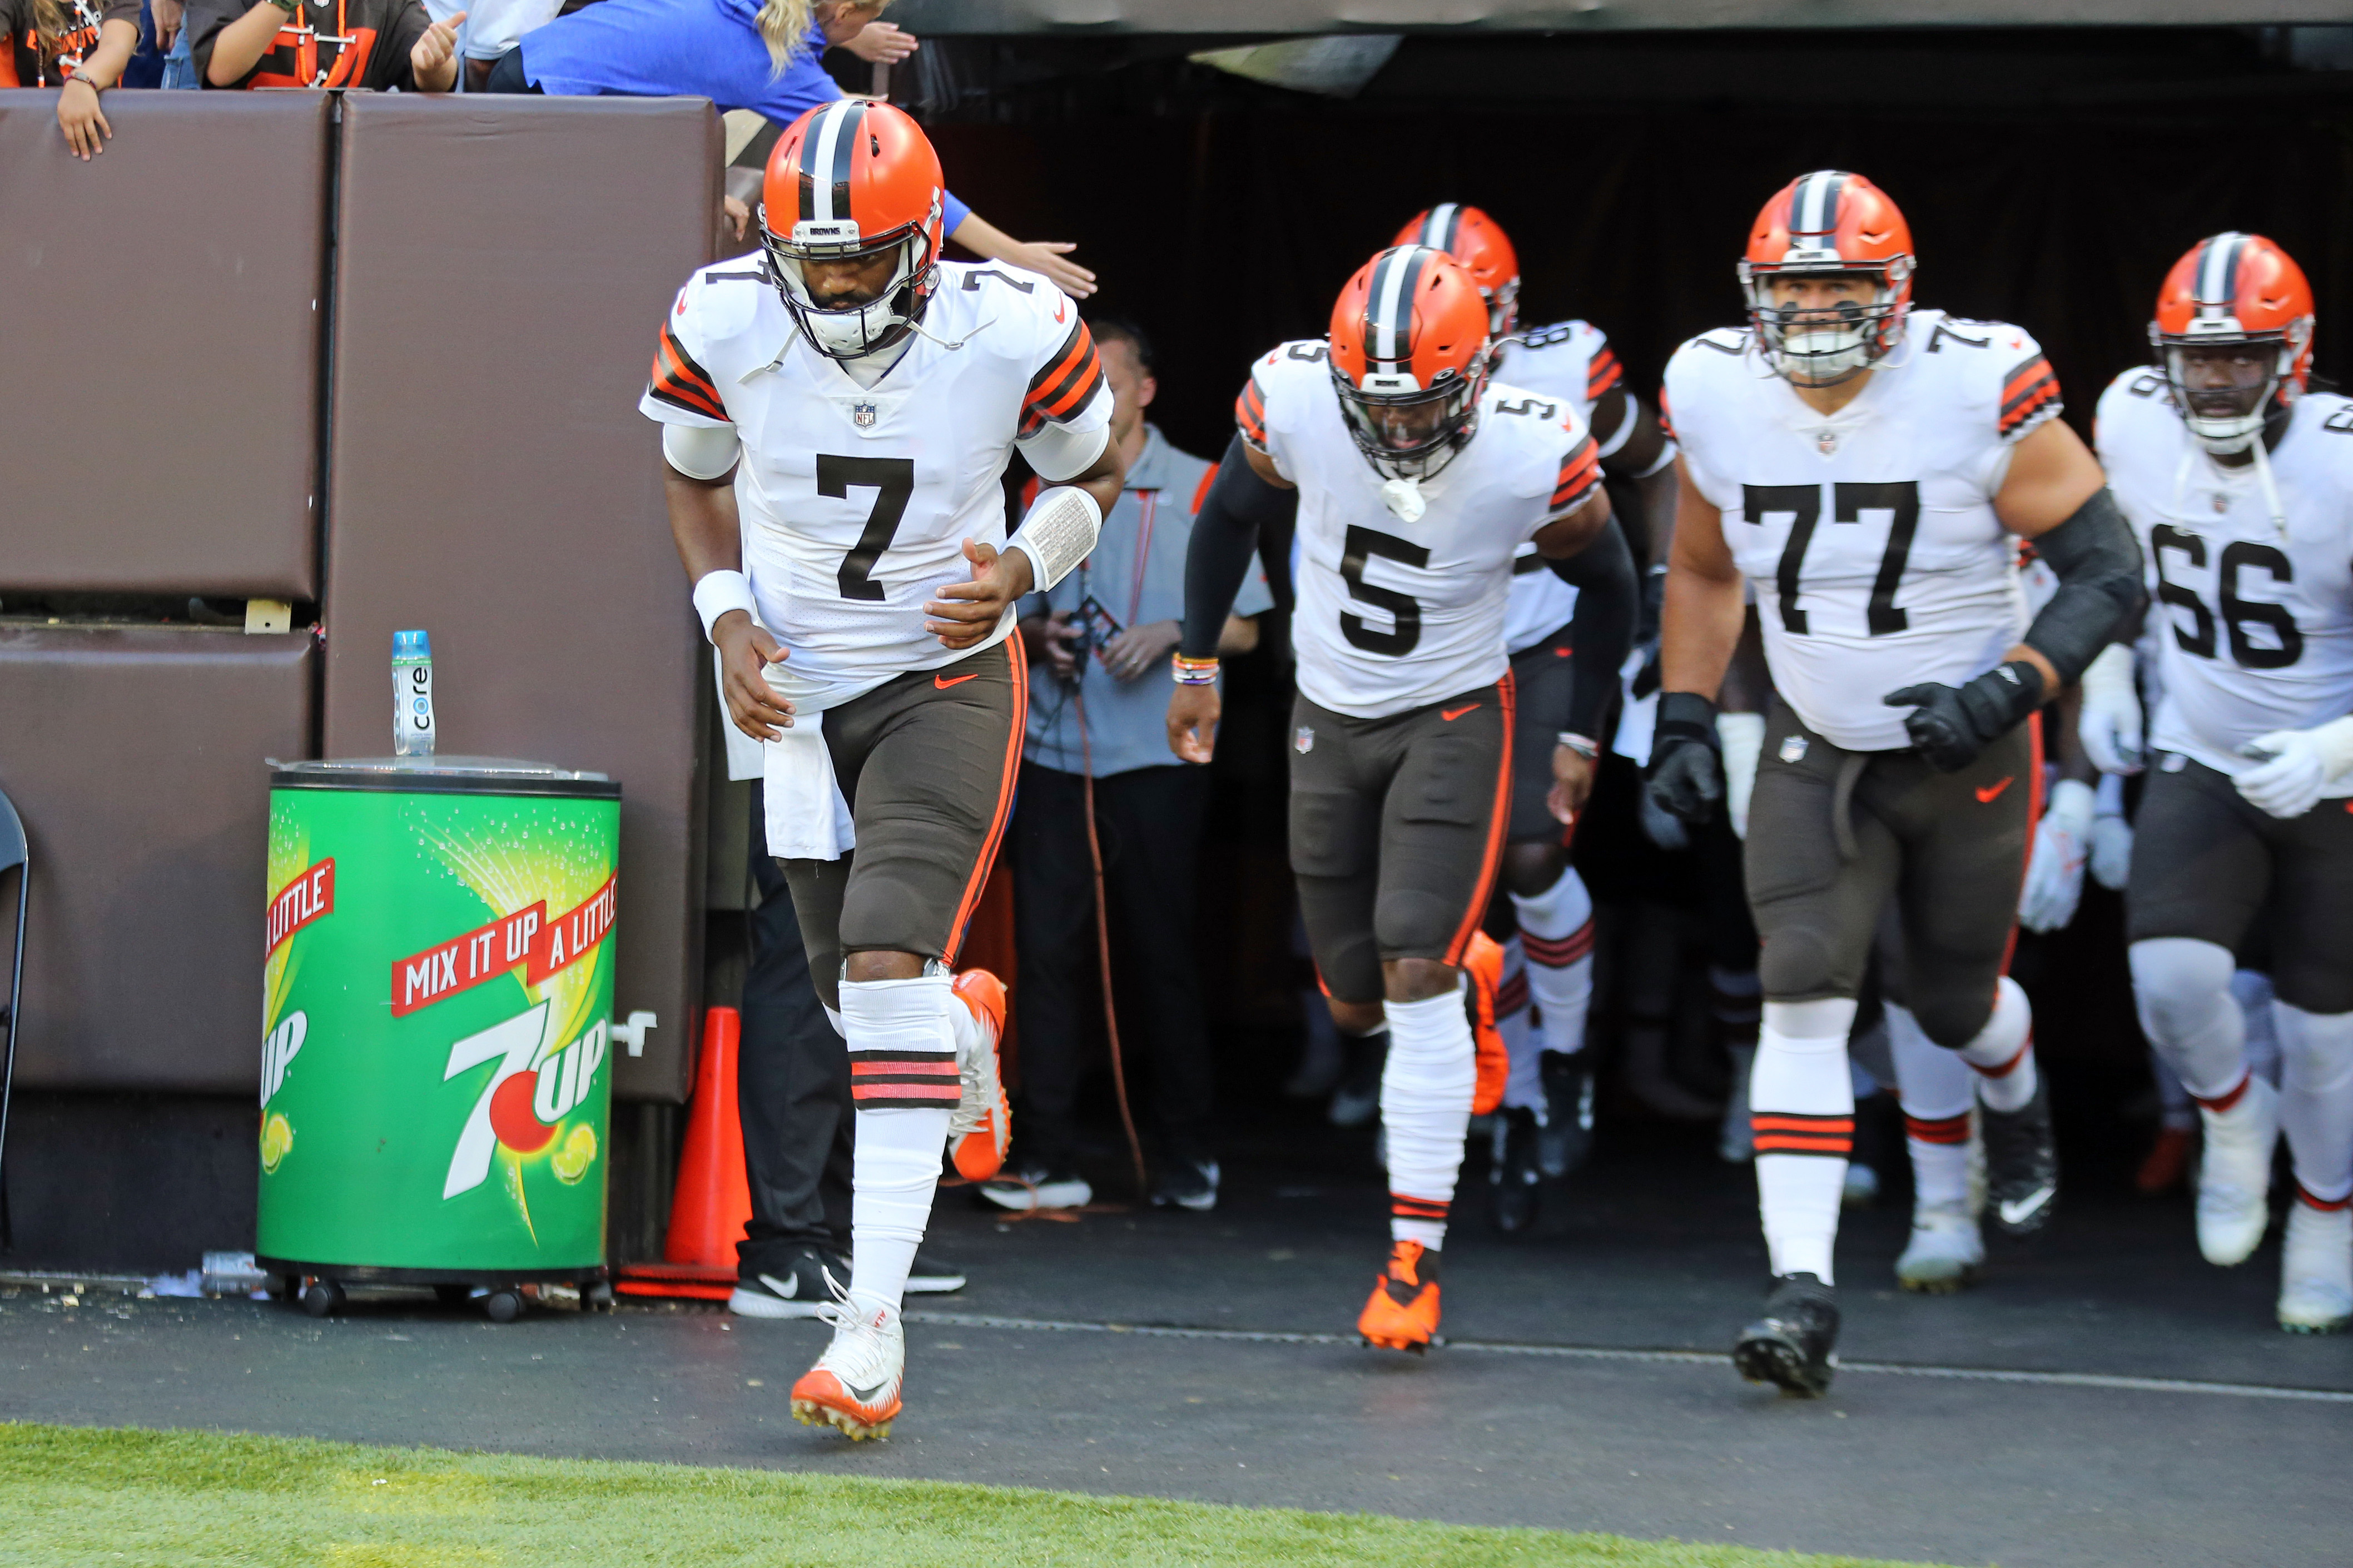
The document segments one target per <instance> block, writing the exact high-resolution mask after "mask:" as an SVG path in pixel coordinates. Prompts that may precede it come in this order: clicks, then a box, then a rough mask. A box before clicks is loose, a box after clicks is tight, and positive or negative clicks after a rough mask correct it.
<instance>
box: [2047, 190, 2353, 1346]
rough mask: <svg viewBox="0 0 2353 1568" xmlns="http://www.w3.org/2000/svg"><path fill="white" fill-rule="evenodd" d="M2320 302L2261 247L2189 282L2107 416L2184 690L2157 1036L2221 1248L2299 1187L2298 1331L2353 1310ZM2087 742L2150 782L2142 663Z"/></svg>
mask: <svg viewBox="0 0 2353 1568" xmlns="http://www.w3.org/2000/svg"><path fill="white" fill-rule="evenodd" d="M2313 321H2314V316H2313V301H2312V289H2311V288H2310V286H2309V285H2308V284H2307V283H2306V281H2305V277H2304V274H2303V272H2302V271H2301V270H2300V269H2299V268H2297V267H2296V265H2295V262H2294V261H2293V260H2291V259H2289V258H2288V256H2287V255H2286V253H2285V252H2284V251H2282V250H2281V249H2280V248H2279V247H2277V246H2275V245H2274V244H2273V243H2272V242H2271V241H2269V240H2267V239H2264V238H2263V237H2261V236H2259V235H2250V234H2218V235H2216V236H2214V237H2212V238H2211V239H2205V240H2201V241H2200V242H2199V243H2198V244H2197V245H2196V246H2195V247H2192V248H2191V249H2190V251H2189V254H2188V255H2187V256H2184V257H2183V258H2181V259H2180V260H2179V262H2177V263H2176V264H2175V265H2174V268H2173V270H2172V272H2171V274H2170V275H2168V277H2167V279H2166V280H2165V285H2164V288H2163V289H2162V290H2161V291H2160V292H2159V294H2158V303H2157V320H2156V321H2154V322H2152V323H2151V325H2150V329H2149V331H2150V337H2151V339H2152V341H2153V345H2154V347H2155V348H2156V350H2157V353H2158V366H2157V368H2155V369H2153V370H2137V371H2127V372H2126V374H2123V375H2120V376H2118V377H2117V378H2116V382H2115V383H2114V384H2112V385H2110V386H2109V388H2108V390H2107V393H2106V395H2105V396H2103V397H2102V398H2101V399H2100V418H2099V426H2098V439H2099V449H2100V458H2101V461H2102V462H2103V463H2105V465H2106V466H2107V469H2108V473H2109V474H2110V476H2111V477H2112V479H2113V482H2114V483H2115V485H2116V499H2117V500H2118V502H2119V503H2120V504H2121V505H2122V506H2123V508H2124V510H2125V515H2126V517H2127V518H2129V519H2130V520H2131V522H2132V526H2133V530H2134V531H2135V532H2136V533H2137V534H2138V535H2139V537H2140V541H2141V544H2142V547H2143V549H2144V551H2145V552H2146V553H2147V557H2148V565H2149V582H2150V586H2151V588H2152V589H2153V591H2154V593H2155V595H2156V599H2157V603H2156V604H2154V605H2152V606H2151V607H2150V612H2149V614H2150V617H2151V619H2152V621H2153V622H2154V623H2155V624H2154V626H2152V628H2151V629H2152V631H2153V633H2154V637H2153V639H2152V640H2153V641H2154V643H2155V646H2156V649H2157V656H2156V657H2157V662H2158V674H2159V676H2160V678H2161V679H2160V682H2159V684H2160V685H2161V686H2162V688H2163V691H2164V696H2163V699H2162V700H2161V702H2160V703H2159V705H2158V710H2157V714H2156V722H2155V724H2154V725H2152V726H2151V727H2150V731H2149V737H2148V739H2149V742H2150V750H2151V751H2153V752H2155V754H2156V757H2157V765H2156V768H2155V771H2154V772H2153V773H2151V774H2150V775H2149V779H2148V784H2147V788H2146V789H2145V790H2144V791H2143V793H2142V795H2141V802H2140V816H2139V819H2138V821H2137V824H2136V827H2137V831H2136V833H2135V835H2134V839H2133V857H2132V872H2131V877H2130V879H2129V880H2128V882H2127V883H2126V889H2125V904H2126V929H2127V937H2128V940H2129V941H2130V942H2131V944H2132V946H2131V954H2132V973H2133V989H2134V992H2135V994H2136V998H2137V1001H2138V1003H2139V1006H2140V1015H2141V1022H2142V1026H2143V1027H2144V1029H2146V1031H2147V1035H2148V1037H2149V1041H2150V1043H2151V1044H2152V1045H2154V1046H2155V1047H2157V1048H2158V1051H2159V1052H2160V1053H2162V1054H2163V1056H2164V1057H2165V1058H2166V1061H2167V1063H2168V1065H2169V1066H2170V1067H2172V1068H2173V1069H2174V1071H2175V1073H2176V1074H2178V1075H2179V1078H2180V1079H2181V1081H2182V1083H2183V1084H2184V1085H2185V1086H2186V1087H2187V1088H2188V1089H2189V1092H2190V1093H2191V1094H2192V1095H2193V1096H2195V1097H2196V1099H2197V1100H2198V1103H2199V1107H2200V1116H2201V1118H2202V1119H2203V1121H2204V1122H2205V1133H2206V1140H2205V1158H2204V1159H2203V1160H2202V1161H2200V1166H2199V1179H2198V1240H2199V1245H2200V1249H2201V1250H2202V1251H2203V1252H2204V1253H2205V1255H2206V1257H2207V1258H2209V1259H2211V1261H2213V1262H2216V1263H2221V1264H2234V1263H2239V1262H2242V1261H2243V1260H2244V1259H2245V1258H2247V1256H2248V1255H2249V1254H2251V1253H2252V1252H2253V1251H2254V1249H2255V1247H2256V1245H2257V1244H2258V1243H2260V1242H2261V1241H2262V1240H2263V1230H2264V1228H2265V1226H2266V1224H2267V1222H2268V1220H2269V1218H2270V1209H2269V1205H2268V1202H2267V1194H2268V1191H2269V1187H2270V1184H2271V1171H2272V1145H2273V1142H2274V1136H2275V1134H2276V1133H2277V1132H2278V1131H2285V1133H2286V1134H2287V1142H2288V1152H2289V1155H2290V1156H2291V1158H2292V1160H2293V1162H2294V1165H2295V1186H2296V1194H2295V1201H2294V1202H2293V1203H2292V1204H2290V1205H2289V1207H2288V1226H2287V1245H2286V1247H2284V1249H2283V1251H2282V1255H2281V1266H2282V1276H2281V1281H2280V1296H2279V1308H2278V1310H2279V1321H2280V1323H2281V1325H2282V1326H2283V1327H2284V1328H2287V1329H2291V1330H2297V1331H2307V1332H2309V1331H2330V1330H2336V1329H2341V1328H2343V1327H2345V1326H2346V1324H2347V1321H2348V1319H2353V1208H2348V1203H2353V798H2348V797H2353V401H2348V400H2347V399H2346V398H2343V397H2340V396H2338V395H2336V394H2334V393H2327V392H2312V391H2308V390H2307V389H2306V384H2307V381H2308V378H2309V375H2310V371H2311V363H2312V336H2313ZM2084 703H2085V717H2084V741H2085V750H2086V751H2087V752H2089V753H2091V755H2092V756H2093V759H2094V761H2095V762H2098V763H2102V764H2103V765H2105V766H2106V767H2108V768H2109V769H2110V770H2111V771H2115V772H2125V771H2127V770H2129V771H2137V764H2138V763H2139V761H2140V759H2139V756H2138V754H2137V741H2138V736H2139V731H2140V728H2141V725H2140V721H2139V711H2138V703H2137V699H2136V697H2135V695H2134V691H2133V683H2132V665H2131V655H2130V653H2129V652H2128V651H2127V650H2126V649H2125V648H2123V647H2117V648H2115V649H2112V650H2111V651H2110V652H2108V653H2105V654H2103V655H2102V656H2101V658H2100V662H2099V663H2098V664H2097V665H2096V666H2095V667H2094V670H2093V672H2092V673H2091V674H2089V675H2087V677H2086V679H2085V681H2084ZM2259 913H2268V915H2269V916H2270V920H2269V921H2268V926H2269V931H2270V933H2271V946H2272V959H2271V976H2272V984H2273V987H2274V992H2275V993H2276V1000H2275V1001H2274V1003H2273V1005H2272V1007H2273V1013H2274V1018H2275V1021H2276V1023H2277V1026H2278V1034H2279V1043H2280V1079H2279V1089H2278V1091H2277V1095H2276V1099H2275V1098H2274V1091H2273V1089H2272V1088H2271V1086H2270V1085H2269V1084H2268V1083H2266V1082H2265V1081H2264V1080H2263V1078H2262V1077H2261V1076H2259V1075H2252V1074H2250V1073H2249V1072H2248V1070H2247V1063H2246V1060H2245V1058H2244V1054H2243V1051H2242V1031H2243V1024H2242V1015H2241V1013H2240V1010H2239V1008H2238V1006H2237V1005H2235V1003H2234V1002H2233V1001H2232V995H2231V975H2232V969H2233V967H2234V964H2235V962H2236V961H2235V959H2234V958H2233V956H2232V955H2233V953H2234V952H2235V951H2236V950H2237V949H2238V947H2239V945H2240V943H2241V942H2242V939H2243V938H2244V937H2245V935H2246V933H2247V931H2248V929H2249V927H2250V925H2251V924H2252V923H2253V921H2254V919H2255V917H2256V916H2257V915H2258V914H2259Z"/></svg>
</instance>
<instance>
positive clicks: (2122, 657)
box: [2075, 643, 2142, 773]
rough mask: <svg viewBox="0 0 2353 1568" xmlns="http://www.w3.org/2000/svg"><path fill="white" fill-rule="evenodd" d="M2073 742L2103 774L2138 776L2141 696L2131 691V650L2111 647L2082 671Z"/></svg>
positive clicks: (2102, 651) (2102, 650)
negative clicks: (2081, 693) (2081, 746)
mask: <svg viewBox="0 0 2353 1568" xmlns="http://www.w3.org/2000/svg"><path fill="white" fill-rule="evenodd" d="M2075 738H2076V739H2077V740H2079V741H2081V742H2084V755H2085V756H2087V757H2089V758H2091V759H2092V765H2093V766H2094V767H2095V768H2097V769H2099V770H2100V771H2101V772H2102V773H2138V772H2140V769H2141V739H2142V736H2141V712H2140V693H2139V692H2138V691H2137V690H2135V689H2133V654H2132V649H2130V648H2128V647H2123V646H2122V645H2120V644H2117V643H2110V644H2109V645H2108V646H2107V647H2104V648H2102V649H2101V650H2100V657H2099V658H2095V659H2094V660H2093V661H2092V662H2091V664H2090V666H2089V667H2088V668H2085V669H2084V712H2083V716H2082V717H2081V718H2079V719H2078V720H2076V721H2075Z"/></svg>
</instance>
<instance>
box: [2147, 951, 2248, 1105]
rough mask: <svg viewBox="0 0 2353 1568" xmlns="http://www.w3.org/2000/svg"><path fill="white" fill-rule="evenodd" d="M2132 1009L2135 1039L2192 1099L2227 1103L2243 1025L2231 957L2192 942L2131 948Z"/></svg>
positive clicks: (2242, 1069)
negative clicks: (2140, 1038)
mask: <svg viewBox="0 0 2353 1568" xmlns="http://www.w3.org/2000/svg"><path fill="white" fill-rule="evenodd" d="M2127 956H2128V957H2129V958H2130V960H2131V962H2132V977H2133V1002H2134V1004H2135V1005H2136V1006H2137V1010H2138V1011H2139V1013H2140V1027H2141V1033H2143V1034H2145V1035H2147V1037H2148V1043H2149V1044H2150V1045H2151V1046H2153V1047H2156V1049H2157V1054H2158V1056H2161V1057H2163V1058H2165V1065H2166V1066H2168V1067H2169V1068H2172V1069H2173V1073H2174V1076H2175V1077H2176V1078H2179V1079H2180V1080H2181V1087H2182V1088H2184V1089H2188V1090H2189V1093H2190V1096H2191V1098H2193V1099H2196V1100H2201V1101H2203V1100H2225V1099H2230V1098H2231V1097H2232V1095H2233V1094H2234V1093H2235V1091H2236V1090H2237V1089H2239V1088H2240V1087H2241V1086H2242V1085H2243V1084H2244V1083H2245V1082H2246V1079H2247V1053H2246V1035H2247V1026H2246V1018H2245V1016H2244V1015H2243V1014H2242V1013H2241V1012H2240V1010H2239V1005H2238V1004H2237V1003H2236V1002H2234V1001H2232V999H2231V975H2232V970H2233V969H2234V967H2235V963H2234V961H2233V960H2232V957H2231V950H2230V949H2229V948H2227V947H2223V946H2221V944H2220V943H2217V942H2200V941H2199V940H2198V939H2197V938H2195V937H2188V936H2158V937H2150V938H2148V939H2147V940H2146V941H2143V942H2135V943H2133V944H2132V946H2131V948H2130V949H2129V950H2128V952H2127Z"/></svg>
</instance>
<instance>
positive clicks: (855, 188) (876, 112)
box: [760, 98, 945, 359]
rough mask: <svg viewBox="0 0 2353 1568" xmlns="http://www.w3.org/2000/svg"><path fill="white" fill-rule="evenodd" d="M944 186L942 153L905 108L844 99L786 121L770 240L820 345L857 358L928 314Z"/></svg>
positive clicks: (777, 271)
mask: <svg viewBox="0 0 2353 1568" xmlns="http://www.w3.org/2000/svg"><path fill="white" fill-rule="evenodd" d="M944 195H945V193H944V188H943V186H942V184H941V180H940V157H939V154H938V153H936V152H934V151H933V148H932V143H931V139H930V138H929V137H927V136H925V135H924V134H923V127H921V126H919V125H917V124H916V123H915V122H914V121H913V120H912V119H910V118H909V117H908V115H907V113H906V111H905V110H899V109H893V108H892V106H891V105H889V104H887V103H869V102H866V101H864V100H858V99H847V98H845V99H837V100H835V101H833V102H831V103H828V104H821V105H819V106H818V107H817V108H815V109H812V110H809V111H808V112H807V113H806V114H804V115H802V116H801V117H800V118H799V119H798V120H796V121H793V122H792V124H791V125H789V126H787V127H786V129H785V133H784V135H782V136H781V137H779V138H777V141H776V151H775V152H774V153H770V154H769V157H768V172H767V175H766V177H765V181H764V182H763V184H762V187H761V202H760V243H761V246H762V247H763V248H765V250H766V252H767V255H768V267H769V270H770V271H771V272H772V273H773V274H774V275H775V277H776V288H777V289H778V291H779V292H781V293H782V294H783V295H784V297H785V306H786V309H787V310H790V311H791V312H792V313H793V320H794V321H797V322H798V323H799V324H800V328H801V331H803V332H805V333H807V336H808V340H809V342H811V343H813V344H815V345H816V347H817V349H818V353H823V354H826V355H828V356H830V357H831V358H834V359H856V358H858V357H859V356H860V355H861V354H868V353H873V352H874V351H875V350H877V349H881V348H885V347H888V346H889V345H890V344H892V343H894V342H898V341H899V340H900V339H901V338H902V337H904V336H905V335H906V334H907V333H908V332H909V331H912V330H913V327H914V324H915V323H916V322H917V321H921V320H922V319H923V308H924V306H925V305H927V304H928V303H929V302H930V300H931V297H932V291H933V289H934V288H935V287H936V286H937V282H938V278H939V265H938V264H939V259H940V221H941V213H942V211H943V209H944ZM886 263H887V265H886ZM813 279H814V280H813Z"/></svg>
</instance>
